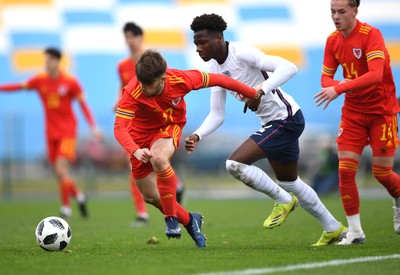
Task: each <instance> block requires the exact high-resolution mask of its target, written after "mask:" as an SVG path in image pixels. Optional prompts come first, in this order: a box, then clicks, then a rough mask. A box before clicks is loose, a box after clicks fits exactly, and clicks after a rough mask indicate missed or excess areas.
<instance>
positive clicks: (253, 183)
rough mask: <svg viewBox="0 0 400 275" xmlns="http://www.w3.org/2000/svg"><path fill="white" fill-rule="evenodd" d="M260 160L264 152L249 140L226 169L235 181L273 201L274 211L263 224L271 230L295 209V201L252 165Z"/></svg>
mask: <svg viewBox="0 0 400 275" xmlns="http://www.w3.org/2000/svg"><path fill="white" fill-rule="evenodd" d="M262 158H265V152H264V151H263V150H262V149H261V147H260V146H259V145H258V144H257V143H256V141H254V140H253V139H252V138H249V139H247V140H246V141H245V142H243V143H242V144H241V145H240V146H239V147H238V148H237V149H236V150H235V151H234V152H233V153H232V154H231V155H230V156H229V158H228V160H227V161H226V169H227V171H228V172H229V173H230V174H231V175H232V176H233V177H234V178H236V179H237V180H240V181H241V182H243V183H244V184H246V185H247V186H249V187H250V188H252V189H254V190H257V191H259V192H261V193H264V194H266V195H267V196H269V197H270V198H271V199H273V200H274V202H275V205H274V209H273V211H272V213H271V214H270V215H269V217H268V218H267V220H266V221H265V222H264V227H265V228H269V229H271V228H274V227H276V226H279V225H281V224H282V223H283V222H284V221H285V219H286V217H287V216H288V215H289V213H290V212H291V211H292V210H294V208H295V207H296V204H297V199H296V198H295V197H294V196H292V195H291V194H289V193H288V192H286V191H285V190H283V189H282V188H281V187H280V186H279V185H278V184H276V182H274V181H273V180H272V179H271V178H270V177H269V176H268V175H267V174H266V173H265V172H264V171H263V170H261V169H260V168H258V167H257V166H255V165H252V163H254V162H255V161H257V160H259V159H262Z"/></svg>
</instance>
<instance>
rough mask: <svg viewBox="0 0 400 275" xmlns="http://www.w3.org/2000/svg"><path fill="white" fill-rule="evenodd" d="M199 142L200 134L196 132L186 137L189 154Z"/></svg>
mask: <svg viewBox="0 0 400 275" xmlns="http://www.w3.org/2000/svg"><path fill="white" fill-rule="evenodd" d="M197 142H199V136H198V135H196V134H193V135H191V136H188V137H186V138H185V148H186V151H187V154H188V155H190V153H191V152H193V151H194V149H195V148H196V145H197Z"/></svg>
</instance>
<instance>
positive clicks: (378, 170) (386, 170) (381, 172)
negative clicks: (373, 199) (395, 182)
mask: <svg viewBox="0 0 400 275" xmlns="http://www.w3.org/2000/svg"><path fill="white" fill-rule="evenodd" d="M392 171H393V170H392V167H381V166H377V165H372V174H373V175H374V177H375V178H376V180H377V181H379V182H380V183H381V184H383V185H385V184H387V183H388V182H390V179H391V174H392Z"/></svg>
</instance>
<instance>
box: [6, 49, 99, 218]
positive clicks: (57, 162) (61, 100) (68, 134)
mask: <svg viewBox="0 0 400 275" xmlns="http://www.w3.org/2000/svg"><path fill="white" fill-rule="evenodd" d="M44 54H45V72H42V73H38V74H36V75H35V76H33V77H32V78H30V79H29V80H28V81H26V82H23V83H17V84H5V85H0V91H5V92H14V91H17V90H21V89H27V90H35V91H36V92H37V93H38V95H39V97H40V99H41V102H42V104H43V108H44V114H45V124H46V126H45V127H46V139H47V153H48V160H49V163H50V165H51V167H52V169H53V171H54V173H55V175H56V177H57V180H58V183H59V187H60V193H61V204H62V206H61V210H60V212H61V216H63V217H64V218H68V217H71V215H72V210H71V203H70V197H73V198H75V199H76V201H77V203H78V206H79V210H80V213H81V215H82V216H83V217H85V218H86V217H88V209H87V205H86V202H87V199H86V196H85V194H83V193H82V191H80V190H79V188H78V187H77V186H76V184H75V181H74V179H73V178H72V176H71V174H70V164H71V163H72V162H74V161H75V159H76V142H77V139H76V135H77V120H76V117H75V113H74V111H73V101H74V100H77V101H78V102H79V106H80V108H81V110H82V112H83V114H84V116H85V118H86V121H87V123H88V124H89V126H90V128H91V130H92V134H93V135H94V136H95V137H96V138H98V139H99V140H101V139H102V134H101V132H100V131H99V130H98V129H97V127H96V123H95V121H94V119H93V116H92V114H91V111H90V109H89V107H88V105H87V103H86V102H85V99H84V93H83V91H82V88H81V85H80V83H79V82H78V80H77V79H76V78H74V77H73V76H71V75H69V74H67V73H66V72H64V71H62V70H61V69H60V60H61V52H60V51H59V50H58V49H56V48H47V49H45V51H44Z"/></svg>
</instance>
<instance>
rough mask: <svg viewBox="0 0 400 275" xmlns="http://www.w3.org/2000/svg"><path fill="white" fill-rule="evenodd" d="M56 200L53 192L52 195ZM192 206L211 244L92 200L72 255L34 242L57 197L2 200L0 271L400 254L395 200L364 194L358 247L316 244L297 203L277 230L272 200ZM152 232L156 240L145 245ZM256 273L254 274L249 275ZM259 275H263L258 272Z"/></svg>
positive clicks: (183, 269)
mask: <svg viewBox="0 0 400 275" xmlns="http://www.w3.org/2000/svg"><path fill="white" fill-rule="evenodd" d="M52 197H53V198H54V196H52ZM323 201H324V203H325V204H326V206H327V207H328V208H329V209H330V210H331V212H332V214H333V215H334V216H336V217H337V218H338V219H339V220H341V221H343V222H344V223H346V220H345V216H344V212H343V210H342V206H341V202H340V200H339V197H338V196H337V195H336V196H333V197H325V198H323ZM186 207H187V209H189V210H190V211H198V212H201V213H202V214H203V215H204V216H205V223H204V224H203V229H204V232H205V234H206V235H207V237H208V241H207V243H208V246H207V247H206V248H204V249H198V248H196V247H195V245H194V242H193V241H192V240H191V239H190V237H189V236H188V234H187V233H186V230H184V229H183V231H184V233H183V235H182V238H181V239H179V240H176V239H170V240H168V239H167V238H166V237H165V235H164V230H165V225H164V221H163V217H162V215H161V214H160V213H158V212H156V211H155V210H154V209H153V208H151V207H149V210H150V215H151V222H150V225H149V226H148V227H145V228H135V229H134V228H131V227H129V222H130V221H131V220H132V219H133V217H134V214H133V207H132V202H131V200H130V198H128V197H122V198H114V199H111V198H109V199H106V198H99V197H98V198H92V199H91V201H90V210H91V216H90V219H89V220H83V219H82V218H81V217H79V216H78V212H77V209H74V213H75V216H74V217H73V218H71V219H70V220H69V224H70V226H71V228H72V240H71V243H70V244H69V246H68V247H67V249H68V250H70V251H71V253H63V252H46V251H44V250H42V249H41V248H40V247H39V246H38V245H37V244H36V242H35V236H34V231H35V228H36V225H37V223H38V222H39V221H40V220H41V219H42V218H44V217H46V216H52V215H54V214H55V213H57V212H56V210H58V208H59V202H58V201H57V200H55V199H47V200H46V199H43V200H34V199H31V200H9V201H2V202H0V274H2V275H5V274H160V275H161V274H177V275H179V274H197V273H209V272H220V271H235V270H244V269H264V268H275V267H281V266H288V265H296V264H306V263H315V262H324V261H329V260H333V259H351V258H358V257H366V256H380V255H392V254H398V253H399V243H400V239H399V238H400V236H398V235H397V234H395V233H394V231H393V223H392V219H393V217H392V215H393V211H392V209H391V200H390V199H363V200H362V201H361V213H362V223H363V227H364V231H365V233H366V235H367V243H366V244H364V245H358V246H345V247H343V246H328V247H319V248H315V247H311V246H310V244H312V243H313V242H315V241H316V240H317V239H318V238H319V237H320V234H321V233H322V227H321V226H320V224H319V223H318V222H317V221H316V220H315V219H314V218H312V217H311V216H310V215H309V214H307V213H306V212H305V211H304V210H303V209H301V208H298V209H296V211H295V212H293V213H292V214H291V215H290V216H289V218H288V220H287V221H286V222H285V223H284V224H283V225H282V226H281V227H279V228H276V229H273V230H265V229H263V228H262V223H263V221H264V219H265V218H266V216H267V214H269V211H270V210H271V207H272V201H271V200H261V199H242V200H240V199H236V200H222V199H221V200H207V199H194V198H190V199H189V200H188V202H187V205H186ZM152 236H155V237H157V238H158V239H159V240H160V243H159V244H146V240H147V239H149V238H151V237H152ZM399 265H400V260H398V259H390V260H382V261H375V262H364V263H353V264H347V265H339V266H328V267H320V268H314V269H309V270H294V271H287V272H283V271H281V272H276V273H274V274H304V273H306V272H307V274H321V273H325V274H342V275H343V274H378V273H380V274H398V268H399ZM248 274H255V273H248ZM259 274H260V273H259Z"/></svg>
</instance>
